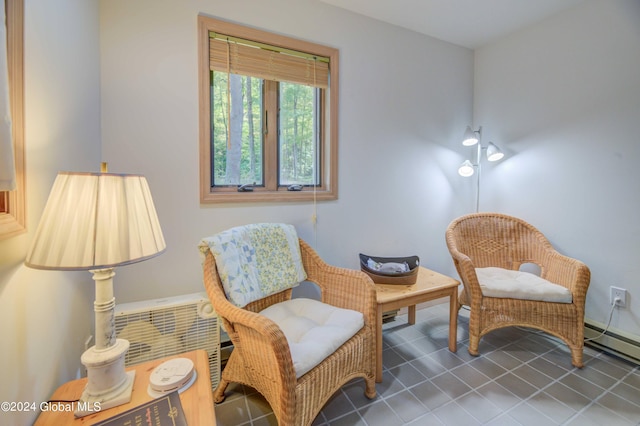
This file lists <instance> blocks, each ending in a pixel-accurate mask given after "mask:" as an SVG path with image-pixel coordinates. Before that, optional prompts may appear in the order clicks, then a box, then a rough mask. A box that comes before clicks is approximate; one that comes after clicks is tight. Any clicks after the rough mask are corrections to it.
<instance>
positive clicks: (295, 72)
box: [209, 33, 329, 89]
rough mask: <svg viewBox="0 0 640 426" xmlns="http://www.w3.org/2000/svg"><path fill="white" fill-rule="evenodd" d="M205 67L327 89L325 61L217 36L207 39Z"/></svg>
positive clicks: (327, 74)
mask: <svg viewBox="0 0 640 426" xmlns="http://www.w3.org/2000/svg"><path fill="white" fill-rule="evenodd" d="M209 65H210V69H211V70H214V71H222V72H231V73H233V74H241V75H247V76H252V77H258V78H262V79H265V80H274V81H285V82H289V83H297V84H304V85H307V86H312V87H319V88H322V89H327V88H328V87H329V58H325V57H318V56H314V55H312V54H308V53H305V52H296V51H292V50H287V49H281V48H279V47H277V46H268V45H264V44H262V43H256V42H252V41H250V40H243V39H239V38H237V37H227V36H224V35H221V34H217V33H212V34H210V36H209Z"/></svg>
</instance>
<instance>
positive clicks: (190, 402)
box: [35, 350, 216, 426]
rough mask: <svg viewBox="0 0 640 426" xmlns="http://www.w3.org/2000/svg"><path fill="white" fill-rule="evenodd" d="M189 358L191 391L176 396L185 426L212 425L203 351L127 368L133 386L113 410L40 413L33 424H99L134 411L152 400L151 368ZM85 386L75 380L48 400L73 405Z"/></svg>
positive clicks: (210, 400)
mask: <svg viewBox="0 0 640 426" xmlns="http://www.w3.org/2000/svg"><path fill="white" fill-rule="evenodd" d="M179 357H180V358H189V359H190V360H191V361H193V365H194V368H195V369H196V373H197V375H198V376H197V378H196V381H195V382H194V383H193V384H192V385H191V387H190V388H189V389H187V390H185V391H184V392H182V393H180V402H181V404H182V408H183V409H184V413H185V418H186V420H187V424H189V425H212V426H215V424H216V416H215V412H214V409H213V393H212V392H211V379H210V377H211V376H210V373H209V357H208V355H207V352H206V351H204V350H197V351H192V352H187V353H184V354H180V355H176V356H170V357H166V358H162V359H157V360H153V361H148V362H145V363H142V364H138V365H135V366H132V367H129V368H127V371H130V370H135V371H136V377H135V381H134V383H133V393H132V395H131V401H129V402H128V403H127V404H123V405H120V406H117V407H113V408H109V409H107V410H104V411H100V412H96V413H94V414H89V415H88V416H85V417H80V418H75V417H74V415H73V410H71V411H43V412H42V413H40V416H39V417H38V419H37V420H36V422H35V425H36V426H47V425H51V426H60V425H67V424H68V425H91V424H93V423H96V422H98V421H100V420H105V419H108V418H110V417H112V416H115V415H116V414H119V413H122V412H123V411H127V410H129V409H131V408H135V407H137V406H138V405H141V404H144V403H145V402H148V401H151V400H152V399H153V398H152V397H151V396H149V394H148V393H147V386H148V385H149V376H150V375H151V372H152V371H153V369H154V368H156V367H157V366H158V365H160V364H161V363H163V362H165V361H167V360H169V359H172V358H179ZM86 383H87V379H86V378H84V379H78V380H73V381H71V382H67V383H65V384H63V385H62V386H60V387H59V388H58V389H57V390H56V391H55V392H54V393H53V395H52V396H51V398H50V400H63V401H73V400H77V399H78V398H80V395H81V394H82V391H83V390H84V387H85V385H86Z"/></svg>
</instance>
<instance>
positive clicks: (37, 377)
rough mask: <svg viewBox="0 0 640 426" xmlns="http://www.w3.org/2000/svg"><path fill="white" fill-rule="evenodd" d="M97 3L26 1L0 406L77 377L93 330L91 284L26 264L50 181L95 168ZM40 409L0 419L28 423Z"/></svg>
mask: <svg viewBox="0 0 640 426" xmlns="http://www.w3.org/2000/svg"><path fill="white" fill-rule="evenodd" d="M98 22H99V21H98V3H97V2H90V1H85V0H58V1H56V2H51V1H48V0H27V1H25V85H26V88H25V121H26V129H25V133H26V139H25V146H26V186H27V194H26V195H27V197H26V201H27V228H28V232H27V233H26V234H23V235H20V236H18V237H14V238H11V239H9V240H4V241H0V340H1V341H2V344H1V345H2V350H0V365H2V366H3V368H2V369H1V370H0V383H2V386H1V387H0V401H22V402H25V401H26V402H35V403H39V402H41V401H46V400H47V399H48V398H49V396H50V395H51V393H52V392H53V390H55V389H56V388H57V387H58V386H59V385H60V384H61V383H63V382H66V381H68V380H70V379H72V378H74V377H75V376H76V374H77V373H78V368H79V366H80V362H79V360H80V355H81V353H82V351H83V349H84V338H85V337H86V336H88V335H89V334H91V333H92V328H93V327H92V324H91V322H92V317H93V314H92V310H93V306H92V302H93V281H92V279H91V275H90V274H89V273H88V272H86V273H81V272H75V273H61V272H47V271H36V270H33V269H29V268H26V267H25V266H24V265H23V261H24V258H25V255H26V252H27V249H28V245H29V243H30V241H31V239H32V237H33V234H34V232H35V229H36V227H37V224H38V220H39V218H40V215H41V213H42V210H43V209H44V205H45V202H46V199H47V197H48V194H49V190H50V189H51V185H52V184H53V181H54V179H55V176H56V174H57V172H58V171H60V170H96V171H97V170H98V168H99V162H100V97H99V89H100V84H99V83H100V80H99V72H100V68H99V55H98V47H99V43H98V36H99V33H98ZM37 414H38V413H37V412H30V411H27V412H22V413H0V423H1V424H12V425H22V424H25V425H26V424H31V423H32V422H33V420H34V419H35V416H37Z"/></svg>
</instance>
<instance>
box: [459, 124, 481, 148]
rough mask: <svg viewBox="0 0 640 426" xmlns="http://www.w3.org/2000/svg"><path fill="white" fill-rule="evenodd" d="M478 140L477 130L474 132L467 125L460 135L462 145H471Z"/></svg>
mask: <svg viewBox="0 0 640 426" xmlns="http://www.w3.org/2000/svg"><path fill="white" fill-rule="evenodd" d="M478 141H479V138H478V132H474V131H473V130H472V129H471V126H467V130H465V132H464V136H463V137H462V145H464V146H473V145H475V144H477V143H478Z"/></svg>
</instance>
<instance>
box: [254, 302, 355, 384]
mask: <svg viewBox="0 0 640 426" xmlns="http://www.w3.org/2000/svg"><path fill="white" fill-rule="evenodd" d="M260 313H261V314H262V315H264V316H265V317H267V318H269V319H270V320H272V321H273V322H275V323H276V324H277V325H278V326H279V327H280V329H281V330H282V332H283V333H284V335H285V336H286V338H287V342H288V343H289V348H290V349H291V358H292V360H293V368H294V369H295V371H296V377H301V376H302V375H303V374H305V373H307V372H308V371H309V370H311V369H312V368H313V367H315V366H316V365H318V364H319V363H320V362H322V360H324V359H325V358H326V357H328V356H329V355H331V354H332V353H333V352H335V350H336V349H338V348H339V347H340V346H341V345H342V344H343V343H344V342H346V341H347V340H349V339H350V338H351V337H352V336H353V335H354V334H356V333H357V332H358V331H359V330H360V329H361V328H362V326H364V316H363V315H362V312H358V311H352V310H350V309H342V308H336V307H335V306H331V305H328V304H326V303H322V302H319V301H317V300H313V299H304V298H298V299H291V300H287V301H285V302H280V303H276V304H275V305H271V306H269V307H268V308H267V309H264V310H263V311H261V312H260Z"/></svg>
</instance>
